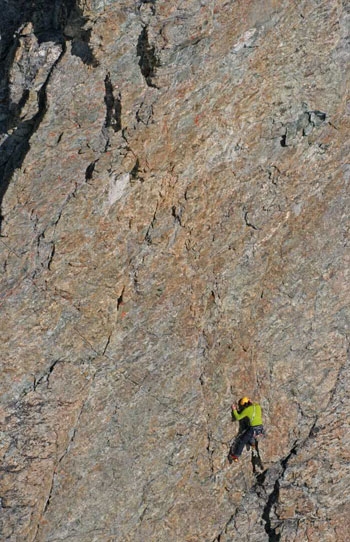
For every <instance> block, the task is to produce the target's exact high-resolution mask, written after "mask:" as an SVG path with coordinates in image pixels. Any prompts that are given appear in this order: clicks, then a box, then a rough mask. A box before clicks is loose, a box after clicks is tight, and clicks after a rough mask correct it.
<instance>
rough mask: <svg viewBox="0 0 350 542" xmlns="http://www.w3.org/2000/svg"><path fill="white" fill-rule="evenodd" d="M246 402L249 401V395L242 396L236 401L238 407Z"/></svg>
mask: <svg viewBox="0 0 350 542" xmlns="http://www.w3.org/2000/svg"><path fill="white" fill-rule="evenodd" d="M248 403H250V399H249V397H242V399H240V400H239V401H238V404H239V406H240V407H242V406H244V405H247V404H248Z"/></svg>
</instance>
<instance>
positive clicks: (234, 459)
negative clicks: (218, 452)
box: [228, 454, 239, 463]
mask: <svg viewBox="0 0 350 542" xmlns="http://www.w3.org/2000/svg"><path fill="white" fill-rule="evenodd" d="M228 458H229V461H230V463H237V462H238V459H239V457H238V456H237V455H232V454H230V455H229V456H228Z"/></svg>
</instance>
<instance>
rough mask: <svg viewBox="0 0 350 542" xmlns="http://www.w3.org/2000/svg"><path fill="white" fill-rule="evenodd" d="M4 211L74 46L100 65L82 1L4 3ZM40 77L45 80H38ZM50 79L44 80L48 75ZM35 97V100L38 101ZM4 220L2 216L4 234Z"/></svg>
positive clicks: (0, 116)
mask: <svg viewBox="0 0 350 542" xmlns="http://www.w3.org/2000/svg"><path fill="white" fill-rule="evenodd" d="M0 10H1V14H2V15H1V18H0V36H1V41H0V209H2V201H3V197H4V195H5V193H6V191H7V188H8V186H9V183H10V181H11V178H12V176H13V173H14V171H15V170H16V169H17V168H19V167H21V165H22V163H23V160H24V158H25V156H26V154H27V152H28V150H29V141H30V138H31V136H32V135H33V133H34V132H35V131H36V130H37V128H38V127H39V125H40V123H41V121H42V119H43V117H44V115H45V112H46V109H47V99H46V89H47V85H48V82H49V80H50V76H51V74H52V71H53V69H54V68H55V66H56V64H57V63H58V62H59V60H60V58H61V56H62V55H63V54H64V52H65V50H66V42H67V41H71V52H72V54H73V55H75V56H78V57H79V58H81V60H82V61H83V62H84V63H85V64H88V65H90V66H93V67H95V66H97V61H96V59H95V58H94V55H93V52H92V49H91V47H90V45H89V40H90V34H91V30H90V29H86V26H87V23H88V19H87V18H86V17H84V15H83V13H82V11H81V9H80V8H79V7H78V5H77V2H76V0H58V1H56V2H52V1H51V0H37V1H36V2H28V1H27V0H0ZM38 74H40V78H39V80H38ZM43 75H44V76H43ZM33 94H34V98H33ZM2 220H3V216H2V212H1V213H0V234H1V224H2Z"/></svg>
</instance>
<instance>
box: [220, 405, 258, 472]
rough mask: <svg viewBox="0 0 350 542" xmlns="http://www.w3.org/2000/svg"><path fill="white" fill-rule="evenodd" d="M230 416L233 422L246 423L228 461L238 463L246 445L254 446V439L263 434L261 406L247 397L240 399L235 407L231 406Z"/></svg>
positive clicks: (231, 449) (233, 445)
mask: <svg viewBox="0 0 350 542" xmlns="http://www.w3.org/2000/svg"><path fill="white" fill-rule="evenodd" d="M232 414H233V417H234V419H235V420H237V421H240V420H243V421H245V422H247V426H246V427H245V429H244V430H243V431H242V433H240V434H239V435H238V438H237V440H236V441H235V442H234V443H233V444H232V446H231V448H230V453H229V456H228V459H229V461H230V462H232V461H235V462H236V461H238V458H239V457H240V455H241V453H242V451H243V448H244V446H245V445H246V444H249V445H250V446H252V447H255V446H256V442H257V441H256V439H257V438H258V437H259V436H261V435H263V434H264V428H263V424H262V417H261V406H260V405H259V403H253V402H252V401H251V400H250V399H249V397H242V399H240V400H239V401H238V410H237V407H236V405H232Z"/></svg>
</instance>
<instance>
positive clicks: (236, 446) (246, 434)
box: [230, 425, 264, 457]
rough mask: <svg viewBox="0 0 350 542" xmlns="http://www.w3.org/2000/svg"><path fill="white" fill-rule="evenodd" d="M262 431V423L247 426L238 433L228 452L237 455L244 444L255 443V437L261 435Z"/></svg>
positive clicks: (241, 450)
mask: <svg viewBox="0 0 350 542" xmlns="http://www.w3.org/2000/svg"><path fill="white" fill-rule="evenodd" d="M263 432H264V428H263V426H262V425H258V426H255V427H248V429H246V430H245V431H243V433H240V435H238V437H237V439H236V441H235V442H234V443H233V444H232V446H231V449H230V454H231V455H236V456H237V457H239V456H240V455H241V453H242V452H243V448H244V446H245V445H246V444H255V437H256V436H258V435H261V434H262V433H263Z"/></svg>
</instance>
